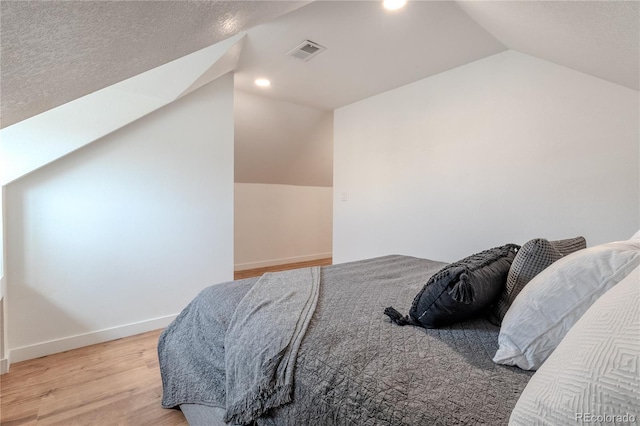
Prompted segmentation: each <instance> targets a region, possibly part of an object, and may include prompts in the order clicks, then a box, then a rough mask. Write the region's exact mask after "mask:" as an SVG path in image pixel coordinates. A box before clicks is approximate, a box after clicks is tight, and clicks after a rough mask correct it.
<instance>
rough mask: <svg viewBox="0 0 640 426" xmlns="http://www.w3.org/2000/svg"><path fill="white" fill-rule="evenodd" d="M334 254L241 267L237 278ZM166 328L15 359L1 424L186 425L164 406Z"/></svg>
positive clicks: (4, 387) (2, 389) (0, 398)
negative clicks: (161, 341) (162, 338)
mask: <svg viewBox="0 0 640 426" xmlns="http://www.w3.org/2000/svg"><path fill="white" fill-rule="evenodd" d="M330 264H331V259H322V260H319V261H313V262H304V263H297V264H289V265H281V266H279V267H269V268H260V269H253V270H250V271H239V272H236V279H241V278H248V277H251V276H260V275H262V274H263V273H264V272H272V271H277V270H288V269H294V268H300V267H305V266H314V265H330ZM160 332H161V330H156V331H151V332H148V333H144V334H139V335H137V336H132V337H127V338H124V339H118V340H113V341H111V342H106V343H101V344H98V345H93V346H87V347H84V348H80V349H75V350H72V351H67V352H63V353H59V354H54V355H49V356H46V357H42V358H38V359H33V360H29V361H24V362H20V363H16V364H13V365H11V369H10V372H9V373H7V374H5V375H2V376H0V424H1V425H2V426H16V425H39V426H40V425H61V426H62V425H64V426H73V425H80V426H85V425H87V426H88V425H91V426H101V425H108V426H111V425H131V426H145V425H149V426H173V425H186V424H187V422H186V420H185V419H184V416H183V415H182V413H181V412H180V411H178V410H165V409H163V408H161V407H160V399H161V397H162V384H161V381H160V370H159V365H158V356H157V352H156V346H157V343H158V336H159V335H160Z"/></svg>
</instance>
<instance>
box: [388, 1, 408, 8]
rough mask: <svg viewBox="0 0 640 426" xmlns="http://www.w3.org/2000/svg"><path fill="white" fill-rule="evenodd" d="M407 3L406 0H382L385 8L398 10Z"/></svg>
mask: <svg viewBox="0 0 640 426" xmlns="http://www.w3.org/2000/svg"><path fill="white" fill-rule="evenodd" d="M405 4H407V0H384V1H383V2H382V5H383V6H384V8H385V9H387V10H398V9H400V8H402V7H404V5H405Z"/></svg>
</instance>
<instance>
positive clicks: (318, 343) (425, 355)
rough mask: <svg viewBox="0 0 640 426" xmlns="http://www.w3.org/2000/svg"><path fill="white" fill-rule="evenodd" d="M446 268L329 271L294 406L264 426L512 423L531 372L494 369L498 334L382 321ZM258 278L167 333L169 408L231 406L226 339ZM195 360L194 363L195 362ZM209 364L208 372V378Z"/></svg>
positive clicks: (487, 326) (215, 292)
mask: <svg viewBox="0 0 640 426" xmlns="http://www.w3.org/2000/svg"><path fill="white" fill-rule="evenodd" d="M442 266H444V263H440V262H433V261H430V260H424V259H416V258H412V257H406V256H386V257H382V258H376V259H370V260H364V261H360V262H353V263H347V264H341V265H334V266H329V267H324V268H322V270H321V285H320V294H319V298H318V304H317V307H316V312H315V314H314V315H313V317H312V319H311V322H310V324H309V327H308V329H307V332H306V335H305V337H304V339H303V341H302V344H301V346H300V349H299V352H298V358H297V362H296V369H295V373H294V393H293V402H292V403H289V404H286V405H283V406H281V407H279V408H276V409H273V410H271V411H270V412H268V413H267V414H266V415H264V416H262V417H261V418H259V419H258V422H257V423H258V424H259V425H303V424H304V425H407V426H413V425H471V424H486V425H506V424H507V422H508V419H509V415H510V413H511V410H512V409H513V407H514V406H515V403H516V401H517V398H518V396H519V395H520V393H521V392H522V390H523V389H524V387H525V385H526V383H527V382H528V380H529V378H530V376H531V374H532V373H531V372H526V371H522V370H520V369H517V368H515V367H505V366H500V365H496V364H494V363H493V362H492V361H491V358H492V357H493V355H494V353H495V351H496V349H497V337H498V331H499V329H498V327H496V326H494V325H492V324H491V323H489V322H488V321H485V320H483V319H478V320H474V321H469V322H465V323H462V324H458V325H455V326H449V327H446V328H441V329H430V330H426V329H422V328H417V327H398V326H396V325H395V324H392V323H391V322H390V321H389V320H388V319H387V317H385V316H384V315H383V311H384V308H385V307H386V306H389V305H394V306H399V307H402V306H405V307H409V306H411V302H412V300H413V297H414V296H415V295H416V294H417V292H418V291H419V290H420V289H421V288H422V286H423V285H424V283H425V282H426V281H427V279H428V278H429V277H430V276H431V275H432V274H433V273H434V272H436V271H437V270H438V269H440V268H441V267H442ZM255 282H256V279H248V280H241V281H235V282H231V283H225V284H220V285H216V286H212V287H210V288H208V289H206V290H204V291H203V292H202V293H201V294H200V295H199V296H198V297H197V298H196V299H195V300H194V302H192V303H191V304H190V305H189V307H187V308H186V309H185V311H184V312H183V313H182V314H181V315H180V316H179V317H178V318H177V319H176V321H175V322H174V323H173V324H171V326H169V327H168V328H167V330H165V332H164V333H163V334H162V336H161V339H160V343H159V355H160V362H161V369H162V376H163V385H164V395H163V405H164V406H166V407H169V406H176V405H179V404H182V403H197V404H204V405H209V406H215V407H224V401H225V390H224V389H225V383H224V356H223V357H222V358H220V356H219V355H216V354H219V353H220V351H222V352H224V334H225V331H226V329H227V327H228V325H229V319H230V318H231V316H232V315H233V312H234V310H235V307H236V306H237V305H238V303H239V302H240V300H241V299H242V297H243V296H244V294H245V293H246V292H247V291H249V289H250V288H251V287H252V286H253V284H254V283H255ZM194 358H195V359H194ZM202 365H207V368H204V369H203V368H202V367H201V366H202Z"/></svg>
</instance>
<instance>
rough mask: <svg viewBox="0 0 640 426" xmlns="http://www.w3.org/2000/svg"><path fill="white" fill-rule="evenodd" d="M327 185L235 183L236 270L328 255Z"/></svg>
mask: <svg viewBox="0 0 640 426" xmlns="http://www.w3.org/2000/svg"><path fill="white" fill-rule="evenodd" d="M332 194H333V190H332V188H325V187H309V186H294V185H273V184H255V183H236V184H235V263H236V266H235V267H236V270H242V269H251V268H259V267H263V266H271V265H278V264H284V263H294V262H302V261H306V260H314V259H322V258H327V257H331V237H332V216H333V212H332Z"/></svg>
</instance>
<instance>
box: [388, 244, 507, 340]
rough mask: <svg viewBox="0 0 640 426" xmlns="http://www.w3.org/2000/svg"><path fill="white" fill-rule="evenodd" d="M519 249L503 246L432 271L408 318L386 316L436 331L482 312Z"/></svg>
mask: <svg viewBox="0 0 640 426" xmlns="http://www.w3.org/2000/svg"><path fill="white" fill-rule="evenodd" d="M519 249H520V246H517V245H515V244H507V245H504V246H501V247H495V248H492V249H489V250H485V251H483V252H480V253H477V254H474V255H472V256H469V257H466V258H464V259H462V260H459V261H457V262H455V263H451V264H449V265H447V266H445V267H444V268H442V269H441V270H440V271H438V272H436V273H435V274H434V275H433V276H432V277H431V278H429V281H427V283H426V284H425V286H424V287H423V288H422V290H420V292H419V293H418V294H417V296H416V297H415V298H414V300H413V304H412V306H411V310H410V311H409V317H402V315H400V314H399V313H398V311H396V310H395V309H393V308H387V309H386V310H385V314H387V315H388V316H389V317H390V318H391V319H392V320H393V321H394V322H396V323H397V324H400V325H405V324H413V325H419V326H422V327H425V328H438V327H443V326H446V325H450V324H454V323H457V322H461V321H466V320H468V319H471V318H474V317H477V316H480V315H482V314H484V313H486V311H487V309H489V307H490V306H491V305H493V304H494V303H495V301H496V299H497V298H498V296H499V295H500V294H501V292H502V290H503V289H504V286H505V284H506V282H507V274H508V273H509V268H510V267H511V263H512V262H513V258H514V257H515V255H516V252H517V251H518V250H519Z"/></svg>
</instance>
